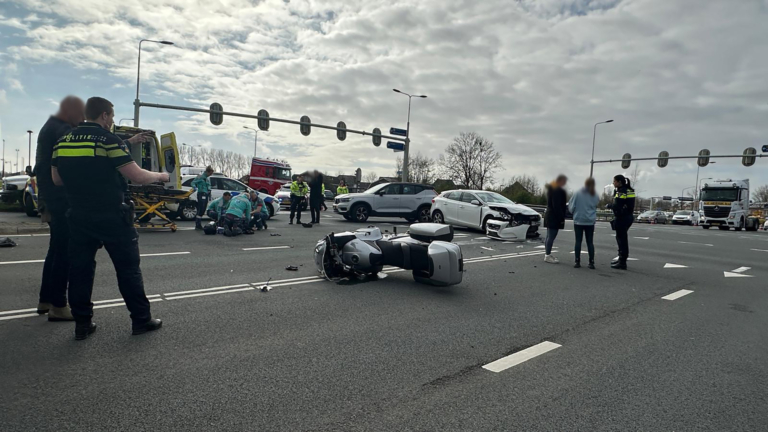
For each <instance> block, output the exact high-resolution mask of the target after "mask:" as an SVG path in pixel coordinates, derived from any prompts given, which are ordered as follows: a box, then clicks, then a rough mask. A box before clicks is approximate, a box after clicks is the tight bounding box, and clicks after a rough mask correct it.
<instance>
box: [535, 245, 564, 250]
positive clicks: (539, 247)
mask: <svg viewBox="0 0 768 432" xmlns="http://www.w3.org/2000/svg"><path fill="white" fill-rule="evenodd" d="M546 248H547V247H546V246H545V245H541V246H536V247H534V249H546ZM557 248H558V247H557V246H552V249H557Z"/></svg>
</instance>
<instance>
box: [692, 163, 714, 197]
mask: <svg viewBox="0 0 768 432" xmlns="http://www.w3.org/2000/svg"><path fill="white" fill-rule="evenodd" d="M709 163H711V164H714V163H717V161H710V162H709ZM696 165H697V167H696V188H697V189H696V195H695V198H694V204H697V205H696V208H699V207H698V202H697V201H698V200H699V198H698V197H699V194H700V193H699V191H700V190H701V189H698V187H699V170H700V169H701V166H698V164H696Z"/></svg>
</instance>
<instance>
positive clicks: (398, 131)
mask: <svg viewBox="0 0 768 432" xmlns="http://www.w3.org/2000/svg"><path fill="white" fill-rule="evenodd" d="M389 133H390V134H392V135H399V136H406V135H407V134H408V131H406V130H405V129H398V128H389Z"/></svg>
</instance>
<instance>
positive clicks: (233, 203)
mask: <svg viewBox="0 0 768 432" xmlns="http://www.w3.org/2000/svg"><path fill="white" fill-rule="evenodd" d="M250 198H251V197H250V196H248V194H240V195H237V196H236V197H234V198H232V199H231V200H229V207H227V210H226V211H225V215H224V235H225V236H227V237H234V236H237V235H240V234H242V233H243V232H247V231H246V230H247V229H248V222H249V221H250V216H251V199H250Z"/></svg>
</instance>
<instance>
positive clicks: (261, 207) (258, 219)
mask: <svg viewBox="0 0 768 432" xmlns="http://www.w3.org/2000/svg"><path fill="white" fill-rule="evenodd" d="M250 196H251V208H253V211H251V223H249V224H248V228H250V229H251V230H252V229H253V227H254V226H255V227H256V229H258V230H259V231H261V229H262V228H263V229H267V218H268V217H269V210H267V204H266V203H265V202H264V200H263V199H262V198H261V197H260V196H259V193H258V192H256V191H252V192H251V193H250Z"/></svg>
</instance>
